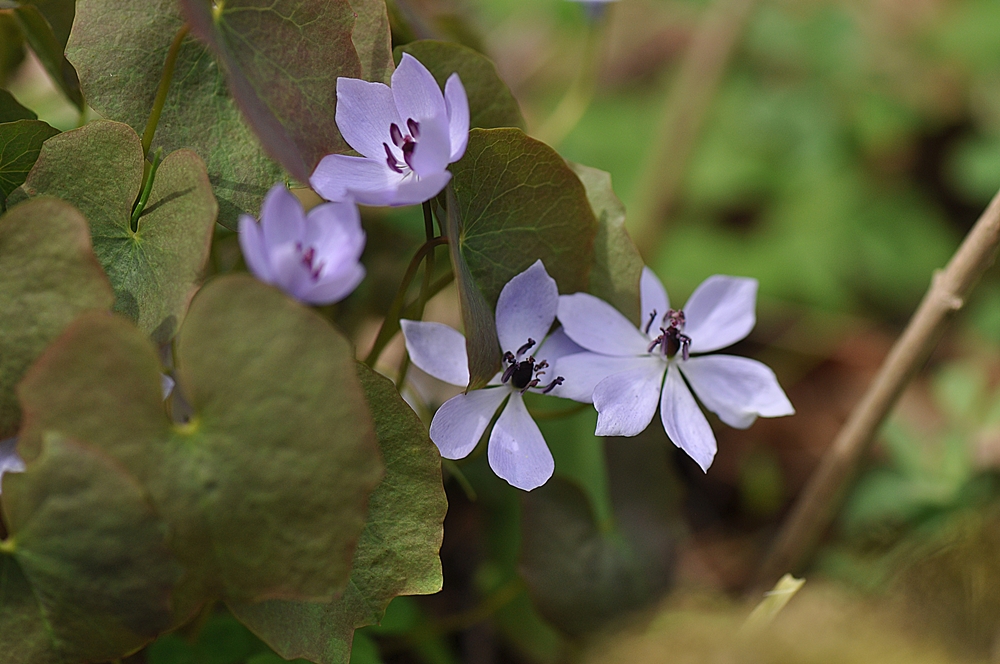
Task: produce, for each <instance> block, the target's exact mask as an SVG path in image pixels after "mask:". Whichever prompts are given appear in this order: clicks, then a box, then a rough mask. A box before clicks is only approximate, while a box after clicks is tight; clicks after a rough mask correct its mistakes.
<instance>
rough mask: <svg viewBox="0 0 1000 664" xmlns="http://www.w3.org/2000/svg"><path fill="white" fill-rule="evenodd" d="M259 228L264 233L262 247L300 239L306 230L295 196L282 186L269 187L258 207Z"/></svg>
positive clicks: (301, 211) (266, 247)
mask: <svg viewBox="0 0 1000 664" xmlns="http://www.w3.org/2000/svg"><path fill="white" fill-rule="evenodd" d="M260 227H261V230H262V231H263V232H264V247H265V249H266V250H268V251H270V250H271V249H272V248H273V247H277V246H279V245H282V244H289V243H292V242H295V241H296V240H299V239H301V238H302V235H303V233H305V229H306V213H305V212H304V211H303V210H302V204H301V203H299V199H297V198H295V195H294V194H293V193H292V192H290V191H288V189H286V188H285V185H283V184H276V185H274V186H273V187H271V190H270V191H268V192H267V196H265V197H264V202H263V203H262V204H261V206H260Z"/></svg>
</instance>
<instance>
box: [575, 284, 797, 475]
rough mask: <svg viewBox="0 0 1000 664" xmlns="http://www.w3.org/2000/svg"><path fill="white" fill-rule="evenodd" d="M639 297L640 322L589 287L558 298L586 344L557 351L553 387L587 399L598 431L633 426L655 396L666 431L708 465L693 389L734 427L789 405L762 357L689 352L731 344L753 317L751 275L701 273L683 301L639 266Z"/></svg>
mask: <svg viewBox="0 0 1000 664" xmlns="http://www.w3.org/2000/svg"><path fill="white" fill-rule="evenodd" d="M640 299H641V306H642V312H643V316H644V318H643V320H644V324H643V326H642V329H637V328H636V327H635V325H633V324H632V323H631V322H630V321H629V320H628V319H627V318H625V316H623V315H622V314H621V313H619V312H618V310H616V309H615V308H614V307H612V306H611V305H610V304H608V303H606V302H604V301H603V300H599V299H598V298H596V297H594V296H592V295H588V294H586V293H574V294H573V295H563V296H561V297H560V298H559V321H560V322H561V323H562V324H563V329H564V330H565V332H566V334H567V335H568V336H569V337H570V339H572V340H573V341H575V342H576V343H577V344H579V345H580V346H582V347H583V348H585V349H586V350H587V351H590V352H584V353H578V354H575V355H571V356H568V357H564V358H562V359H560V360H559V362H558V364H557V367H556V369H557V370H558V371H559V373H560V374H563V375H565V376H566V383H567V384H566V385H565V386H564V387H563V388H561V389H560V396H566V397H569V398H572V399H576V400H577V401H585V402H589V401H593V403H594V406H595V407H596V408H597V412H598V418H597V431H596V433H597V435H600V436H635V435H636V434H639V433H641V432H642V431H643V430H644V429H645V428H646V427H647V426H648V425H649V423H650V421H652V419H653V415H654V414H655V413H656V406H657V403H659V406H660V419H661V421H662V422H663V428H664V429H665V430H666V432H667V435H668V436H669V437H670V440H672V441H673V443H674V444H675V445H677V446H678V447H679V448H681V449H682V450H684V451H685V452H687V454H688V455H689V456H690V457H691V458H692V459H694V460H695V461H696V462H697V463H698V465H699V466H701V468H702V469H703V470H706V471H707V470H708V467H709V466H710V465H711V464H712V459H713V458H714V457H715V451H716V442H715V436H714V435H713V434H712V428H711V427H710V426H709V424H708V420H706V419H705V415H704V414H703V413H702V412H701V409H700V408H698V404H697V403H696V402H695V399H694V396H692V394H691V390H694V393H695V394H696V395H697V396H698V399H700V400H701V402H702V403H703V404H704V405H705V407H706V408H707V409H708V410H710V411H712V412H713V413H715V414H716V415H718V416H719V419H721V420H722V421H723V422H725V423H726V424H728V425H729V426H732V427H737V428H740V429H745V428H746V427H748V426H750V425H751V424H752V423H753V422H754V420H756V419H757V416H761V417H779V416H782V415H791V414H793V413H794V412H795V411H794V409H793V408H792V404H791V403H790V402H789V401H788V397H786V396H785V393H784V392H783V391H782V389H781V386H780V385H778V380H777V378H775V376H774V372H773V371H771V370H770V369H769V368H768V367H767V366H765V365H764V364H762V363H760V362H757V361H756V360H751V359H749V358H745V357H736V356H733V355H708V356H698V355H696V354H697V353H707V352H711V351H714V350H719V349H721V348H725V347H727V346H731V345H732V344H734V343H736V342H737V341H739V340H740V339H743V338H744V337H746V336H747V335H748V334H749V333H750V330H752V329H753V326H754V323H755V322H756V317H755V314H754V308H755V305H756V299H757V281H756V280H755V279H747V278H738V277H727V276H722V275H715V276H712V277H709V278H708V279H706V280H705V281H704V282H702V284H701V285H700V286H698V288H697V289H695V291H694V293H692V295H691V297H690V299H689V300H688V301H687V304H685V305H684V308H683V309H671V308H670V301H669V300H668V299H667V293H666V290H664V288H663V284H661V283H660V280H659V279H657V277H656V275H654V274H653V272H652V270H650V269H649V268H645V269H644V270H643V273H642V280H641V297H640ZM664 376H665V378H664ZM685 381H686V382H685ZM688 385H690V387H691V389H688Z"/></svg>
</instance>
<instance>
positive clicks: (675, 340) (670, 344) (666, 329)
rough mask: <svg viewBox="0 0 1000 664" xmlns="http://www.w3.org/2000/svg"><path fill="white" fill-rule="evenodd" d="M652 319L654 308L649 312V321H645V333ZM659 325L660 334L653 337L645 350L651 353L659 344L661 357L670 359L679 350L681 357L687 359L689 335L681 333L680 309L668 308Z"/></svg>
mask: <svg viewBox="0 0 1000 664" xmlns="http://www.w3.org/2000/svg"><path fill="white" fill-rule="evenodd" d="M654 320H656V310H655V309H654V310H653V312H652V313H650V314H649V322H647V323H646V329H645V332H646V334H647V335H648V334H649V328H651V327H652V326H653V321H654ZM660 325H661V327H660V336H658V337H656V338H655V339H653V341H652V343H650V344H649V348H647V349H646V351H647V352H649V353H652V352H653V350H655V349H656V347H657V346H659V347H660V353H661V354H662V355H663V357H665V358H667V359H670V358H672V357H674V356H675V355H677V352H678V351H680V353H681V357H682V358H684V359H685V360H687V359H688V354H689V348H690V347H691V337H689V336H688V335H686V334H684V333H683V330H684V312H683V311H682V310H680V309H677V310H676V311H675V310H673V309H668V310H667V313H665V314H663V320H662V321H660Z"/></svg>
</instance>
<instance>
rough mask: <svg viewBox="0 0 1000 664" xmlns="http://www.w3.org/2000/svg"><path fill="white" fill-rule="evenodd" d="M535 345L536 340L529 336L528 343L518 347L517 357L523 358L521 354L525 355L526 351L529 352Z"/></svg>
mask: <svg viewBox="0 0 1000 664" xmlns="http://www.w3.org/2000/svg"><path fill="white" fill-rule="evenodd" d="M534 345H535V340H534V339H532V338H531V337H528V343H526V344H524V345H523V346H521V347H520V348H518V349H517V356H516V357H517V359H521V356H522V355H524V354H525V353H526V352H528V350H530V349H531V348H532V347H533V346H534Z"/></svg>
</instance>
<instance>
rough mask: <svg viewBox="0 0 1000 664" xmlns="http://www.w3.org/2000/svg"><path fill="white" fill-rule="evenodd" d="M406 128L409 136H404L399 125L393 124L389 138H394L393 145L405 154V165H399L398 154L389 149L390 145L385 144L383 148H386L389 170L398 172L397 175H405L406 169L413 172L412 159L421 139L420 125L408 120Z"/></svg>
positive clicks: (386, 160) (390, 127)
mask: <svg viewBox="0 0 1000 664" xmlns="http://www.w3.org/2000/svg"><path fill="white" fill-rule="evenodd" d="M406 128H407V130H409V132H410V133H409V134H404V133H403V131H402V130H401V129H400V128H399V125H398V124H396V123H395V122H393V123H392V124H391V125H389V136H390V138H392V143H393V145H395V146H396V147H397V148H399V149H400V150H401V151H402V153H403V163H402V164H401V163H399V160H398V159H397V158H396V154H395V153H394V152H393V150H392V148H390V147H389V144H388V143H383V144H382V147H384V148H385V162H386V163H387V164H389V168H391V169H392V170H394V171H396V172H397V173H405V172H406V171H405V170H403V169H404V168H408V169H409V170H411V171H412V170H413V164H411V163H410V159H411V158H412V156H413V151H414V150H415V149H416V147H417V139H418V138H420V123H419V122H417V121H416V120H414V119H413V118H407V120H406Z"/></svg>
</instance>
